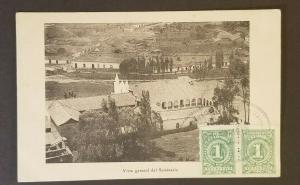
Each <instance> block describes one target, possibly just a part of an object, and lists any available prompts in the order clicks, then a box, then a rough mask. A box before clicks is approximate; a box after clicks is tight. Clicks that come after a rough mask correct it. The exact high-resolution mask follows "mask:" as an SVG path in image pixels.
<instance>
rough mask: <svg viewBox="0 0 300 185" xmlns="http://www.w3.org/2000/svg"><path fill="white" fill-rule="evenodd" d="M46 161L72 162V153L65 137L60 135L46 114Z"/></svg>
mask: <svg viewBox="0 0 300 185" xmlns="http://www.w3.org/2000/svg"><path fill="white" fill-rule="evenodd" d="M45 123H46V162H47V163H58V162H64V163H67V162H72V160H73V154H72V152H71V150H70V149H69V147H68V146H67V144H66V140H67V139H66V138H64V137H62V136H61V135H60V134H59V132H58V130H57V126H56V125H55V124H54V123H53V122H52V121H51V119H50V116H46V122H45Z"/></svg>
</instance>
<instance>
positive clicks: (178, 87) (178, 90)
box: [130, 78, 218, 105]
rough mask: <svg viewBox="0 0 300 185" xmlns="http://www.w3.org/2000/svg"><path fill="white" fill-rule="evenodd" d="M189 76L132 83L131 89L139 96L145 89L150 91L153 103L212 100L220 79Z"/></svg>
mask: <svg viewBox="0 0 300 185" xmlns="http://www.w3.org/2000/svg"><path fill="white" fill-rule="evenodd" d="M191 81H192V79H189V78H187V79H186V78H180V79H176V80H174V79H173V80H163V81H154V82H144V83H138V84H132V83H131V84H130V89H131V90H132V91H133V92H134V94H136V95H137V96H138V97H141V94H142V91H143V90H148V91H149V93H150V101H151V104H152V105H155V104H156V103H157V102H162V101H174V100H181V99H184V100H185V99H192V98H205V99H208V100H211V98H212V97H213V95H214V88H215V87H217V85H218V81H216V80H210V81H195V80H193V81H192V83H189V82H191Z"/></svg>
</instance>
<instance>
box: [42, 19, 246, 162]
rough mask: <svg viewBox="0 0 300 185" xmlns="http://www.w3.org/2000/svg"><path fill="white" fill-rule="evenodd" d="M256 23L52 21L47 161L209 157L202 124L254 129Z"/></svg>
mask: <svg viewBox="0 0 300 185" xmlns="http://www.w3.org/2000/svg"><path fill="white" fill-rule="evenodd" d="M249 27H250V25H249V21H222V22H153V23H45V24H44V40H45V41H44V45H45V56H44V57H45V93H46V95H45V97H46V99H45V101H46V115H45V120H46V121H45V125H46V127H45V131H46V143H45V145H46V151H45V156H46V158H45V160H46V162H47V163H72V162H73V163H84V162H141V161H142V162H151V161H162V162H163V161H169V162H172V161H173V162H174V161H185V162H188V161H199V160H200V158H199V152H200V151H199V147H200V146H199V127H201V126H207V127H209V126H216V125H251V122H250V121H249V120H250V119H249V117H250V116H249V115H250V88H249V63H250V60H249V55H250V54H249V39H251V38H249ZM200 145H201V144H200Z"/></svg>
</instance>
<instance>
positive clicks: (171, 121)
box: [130, 77, 219, 130]
mask: <svg viewBox="0 0 300 185" xmlns="http://www.w3.org/2000/svg"><path fill="white" fill-rule="evenodd" d="M130 85H131V86H130V89H131V90H132V92H133V93H134V95H136V96H137V97H141V94H142V91H149V94H150V104H151V108H152V110H155V111H156V112H158V113H160V115H161V117H162V119H163V128H164V129H167V130H168V129H176V128H181V127H186V126H189V125H190V124H191V122H193V120H194V121H196V122H197V124H208V123H210V122H214V121H216V120H217V118H218V117H219V113H218V111H217V110H216V109H214V108H213V111H212V112H211V113H209V114H201V115H202V118H201V119H200V117H199V116H198V119H197V115H199V113H200V112H202V113H203V111H204V110H206V112H208V110H209V109H210V108H212V107H213V101H212V97H213V96H214V88H215V87H217V86H218V82H217V81H200V82H196V81H191V79H189V78H187V77H182V78H179V79H178V80H163V81H153V82H144V83H138V84H130ZM204 112H205V111H204ZM195 119H196V120H195Z"/></svg>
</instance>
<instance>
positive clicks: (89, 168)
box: [16, 10, 281, 182]
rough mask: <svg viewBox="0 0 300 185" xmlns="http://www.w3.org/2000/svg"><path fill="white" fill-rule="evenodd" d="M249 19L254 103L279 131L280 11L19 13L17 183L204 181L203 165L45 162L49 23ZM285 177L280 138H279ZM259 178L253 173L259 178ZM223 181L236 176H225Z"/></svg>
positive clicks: (190, 163)
mask: <svg viewBox="0 0 300 185" xmlns="http://www.w3.org/2000/svg"><path fill="white" fill-rule="evenodd" d="M210 21H250V87H251V93H250V95H251V97H250V98H251V102H252V103H253V104H255V105H257V106H259V107H260V108H261V109H262V110H264V112H265V113H266V114H267V115H268V117H269V119H270V122H271V124H272V126H276V127H277V130H278V133H279V129H280V81H281V78H280V69H281V68H280V67H281V62H280V61H281V48H280V45H281V12H280V10H234V11H228V10H227V11H193V12H130V13H128V12H126V13H125V12H123V13H111V12H107V13H17V15H16V27H17V29H16V30H17V85H18V86H17V87H18V88H17V91H18V92H17V94H18V97H17V99H18V105H17V111H18V124H17V125H18V133H17V135H18V139H17V141H18V181H22V182H29V181H72V180H99V179H132V178H135V179H140V178H199V177H201V172H200V169H201V166H200V163H199V162H131V163H129V162H123V163H81V164H78V163H71V164H46V163H45V148H44V147H45V137H44V128H45V126H44V121H45V81H44V79H45V74H44V73H45V72H44V23H121V22H122V23H125V22H138V23H142V22H210ZM276 144H277V145H276V146H277V147H276V150H277V152H276V153H277V155H278V156H277V157H276V159H277V164H278V166H277V167H278V170H277V173H276V174H275V175H274V176H275V177H278V176H280V146H279V144H280V136H279V135H277V140H276ZM139 168H141V169H145V168H176V169H178V172H172V173H170V172H166V173H143V174H126V173H122V169H139ZM255 176H256V175H253V177H255ZM223 177H234V175H233V176H223Z"/></svg>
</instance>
